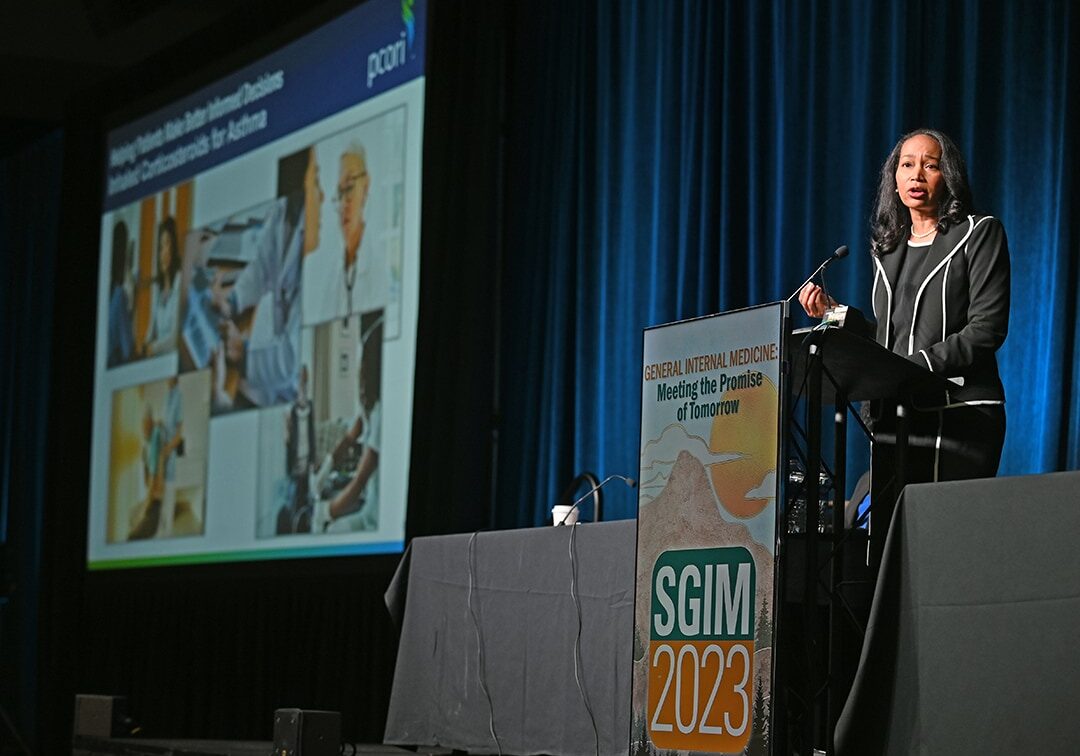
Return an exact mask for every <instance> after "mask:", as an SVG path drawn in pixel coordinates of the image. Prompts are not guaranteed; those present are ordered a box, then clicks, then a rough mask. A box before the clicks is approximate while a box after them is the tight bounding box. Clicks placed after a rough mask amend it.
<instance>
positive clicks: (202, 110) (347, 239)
mask: <svg viewBox="0 0 1080 756" xmlns="http://www.w3.org/2000/svg"><path fill="white" fill-rule="evenodd" d="M424 18H425V2H424V0H408V2H401V0H369V2H367V3H365V4H364V5H362V6H360V7H358V8H356V9H354V10H352V11H350V12H349V13H347V14H345V15H343V16H341V17H339V18H338V19H336V20H335V21H333V22H331V23H329V24H327V25H325V26H323V27H321V28H319V29H317V30H315V31H314V32H312V33H310V34H308V35H306V36H304V37H302V38H301V39H298V40H296V41H295V42H293V43H291V44H289V45H288V46H286V47H284V48H282V49H280V50H278V51H277V52H275V53H273V54H271V55H268V56H266V57H264V58H262V59H261V60H259V61H256V62H255V63H253V64H251V65H249V66H246V67H245V68H243V69H241V70H238V71H235V72H234V73H232V74H231V75H229V76H227V77H225V78H222V79H221V80H219V81H217V82H215V83H214V84H212V85H210V86H207V87H205V88H203V89H201V90H199V91H197V92H193V93H192V94H190V95H188V96H186V97H183V98H182V99H179V100H177V101H176V102H174V103H172V104H170V105H169V106H167V107H164V108H162V109H160V110H158V111H156V112H153V113H150V114H149V115H146V116H144V117H142V118H139V119H138V120H137V121H134V122H132V123H128V124H125V125H123V126H121V127H119V128H116V129H114V130H112V131H110V132H109V133H108V136H107V144H106V156H105V157H106V164H105V166H104V197H105V201H104V208H103V212H102V216H101V245H100V253H101V255H100V266H99V276H98V299H97V308H98V309H97V332H96V351H95V364H94V408H93V413H94V415H93V430H92V433H93V437H92V443H91V460H90V463H91V470H90V491H89V515H88V516H89V528H88V537H87V541H88V542H87V564H88V567H89V568H90V569H115V568H128V567H149V566H164V565H176V564H191V563H207V562H224V561H237V560H255V559H281V558H298V557H309V556H340V555H351V554H371V553H390V552H396V551H401V550H402V548H403V545H404V540H405V507H406V502H407V499H408V480H409V454H410V448H411V439H410V434H411V430H412V406H413V375H414V364H415V357H416V323H417V310H418V306H419V303H418V295H419V264H420V197H421V191H420V182H421V163H422V155H421V148H422V136H423V123H424V120H423V106H424V44H425V29H424V23H423V21H424Z"/></svg>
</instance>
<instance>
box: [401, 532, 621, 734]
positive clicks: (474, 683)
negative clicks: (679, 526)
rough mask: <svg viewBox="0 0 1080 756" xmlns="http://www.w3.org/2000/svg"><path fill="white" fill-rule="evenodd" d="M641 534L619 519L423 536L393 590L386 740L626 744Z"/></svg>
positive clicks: (415, 542)
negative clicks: (394, 636)
mask: <svg viewBox="0 0 1080 756" xmlns="http://www.w3.org/2000/svg"><path fill="white" fill-rule="evenodd" d="M636 532H637V523H636V522H635V521H634V520H624V521H619V522H610V523H596V524H589V525H580V526H577V527H576V528H572V527H558V528H556V527H548V528H534V529H524V530H512V531H496V532H482V533H478V534H461V535H449V536H436V537H427V538H416V539H414V540H413V541H412V542H411V544H410V545H409V548H408V550H407V551H406V554H405V556H404V557H403V559H402V563H401V566H400V567H399V568H398V572H397V574H396V575H395V576H394V580H393V583H392V584H391V586H390V589H389V590H388V591H387V605H388V607H389V608H390V611H391V613H392V614H394V615H395V618H396V619H397V620H398V622H399V626H400V628H401V640H400V644H399V647H398V657H397V667H396V670H395V674H394V687H393V692H392V694H391V698H390V711H389V714H388V717H387V723H386V734H385V742H387V743H392V744H400V745H429V746H443V747H448V748H454V749H460V750H465V751H469V752H472V753H496V752H498V751H500V750H501V751H502V752H503V753H510V754H522V755H524V754H540V753H547V754H566V755H567V756H577V755H579V754H580V755H581V756H586V755H587V754H594V753H596V752H597V750H596V741H597V740H598V741H599V753H601V754H625V753H626V751H627V744H628V742H629V731H630V684H631V679H630V678H631V653H632V642H633V621H634V620H633V610H634V554H635V537H636ZM572 557H573V560H574V561H573V565H572V561H571V558H572ZM572 567H573V569H572ZM575 573H576V586H574V587H573V593H574V595H573V596H572V593H571V591H572V585H571V584H572V579H573V576H574V574H575ZM574 596H576V597H577V598H578V601H577V602H575V599H574ZM578 605H580V621H581V625H580V626H581V633H580V655H579V657H578V658H580V666H578V665H576V664H575V656H576V654H575V647H576V645H577V643H578V627H579V624H578V623H579V619H578V618H579V612H578V608H577V607H578ZM575 667H577V674H575ZM579 683H580V685H579ZM489 702H490V703H489ZM586 704H587V705H586ZM590 709H591V713H592V716H591V717H590V714H589V710H590ZM593 721H595V730H594V727H593ZM493 733H494V735H493ZM496 737H497V738H498V743H496V740H495V738H496Z"/></svg>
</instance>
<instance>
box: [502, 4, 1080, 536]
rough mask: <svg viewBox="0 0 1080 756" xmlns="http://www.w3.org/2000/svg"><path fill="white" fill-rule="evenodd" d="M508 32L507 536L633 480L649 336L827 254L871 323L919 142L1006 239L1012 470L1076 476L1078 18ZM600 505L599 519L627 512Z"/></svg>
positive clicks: (654, 13) (864, 12) (892, 9)
mask: <svg viewBox="0 0 1080 756" xmlns="http://www.w3.org/2000/svg"><path fill="white" fill-rule="evenodd" d="M518 18H519V23H518V24H517V25H516V27H515V29H514V32H515V35H514V37H513V40H512V45H511V49H512V50H513V51H514V56H513V58H512V65H513V66H514V68H513V72H512V77H511V79H510V82H511V86H510V89H509V93H510V115H509V118H508V123H509V128H510V134H509V140H508V143H509V149H508V153H507V154H508V156H509V160H510V170H509V176H511V177H512V178H511V180H510V181H509V182H508V194H507V196H508V221H507V228H508V238H509V239H510V241H509V243H508V245H507V249H508V255H507V275H506V284H505V290H504V301H505V303H506V306H505V310H504V312H505V315H504V321H505V322H506V323H508V324H509V323H513V324H514V325H515V328H514V329H513V330H509V329H508V331H507V333H506V338H505V339H504V340H503V343H504V350H503V353H502V365H503V372H504V373H505V374H511V373H512V374H514V375H515V376H518V379H517V380H516V381H515V382H514V383H513V384H506V385H505V388H504V390H503V392H502V394H501V397H500V398H501V403H502V407H503V408H504V410H503V423H502V429H503V430H502V439H503V447H502V455H501V457H500V473H501V474H500V476H499V484H500V488H499V492H500V505H501V506H502V507H503V508H502V509H501V510H500V513H499V519H498V521H499V522H500V523H501V524H503V525H508V526H509V525H517V524H538V523H540V522H543V521H544V519H545V516H546V510H547V507H548V506H549V505H550V502H552V501H553V500H554V499H555V497H557V496H558V494H559V491H560V490H561V488H562V487H563V486H564V485H565V484H566V482H567V481H569V480H570V479H571V477H572V476H573V475H574V473H575V472H576V471H578V470H581V469H591V470H596V471H597V472H599V473H600V474H601V475H605V474H609V473H614V472H621V473H627V474H634V471H635V469H636V468H637V443H638V429H639V412H640V395H639V393H640V382H641V381H640V374H639V371H640V365H641V362H640V360H641V330H642V328H644V327H645V326H648V325H651V324H655V323H662V322H666V321H671V320H675V319H680V318H687V317H692V316H697V315H704V314H707V313H712V312H716V311H721V310H727V309H731V308H736V307H742V306H745V305H751V304H756V303H760V302H767V301H772V300H776V299H780V298H783V297H786V296H787V295H788V294H789V293H790V292H791V290H792V289H793V288H794V287H796V286H797V285H798V284H799V283H800V282H801V280H802V279H803V278H804V277H805V276H806V275H807V274H808V273H809V272H810V271H811V270H813V268H814V267H815V266H816V264H817V262H818V261H820V260H821V259H824V258H825V257H826V256H827V255H829V254H830V253H831V252H832V251H833V250H834V249H835V248H836V247H838V246H839V245H841V244H847V245H849V246H850V248H851V256H850V257H849V258H848V259H847V260H845V261H843V262H842V263H839V264H837V265H836V266H834V267H833V268H832V269H831V270H830V273H829V275H828V282H829V287H830V290H831V291H832V292H834V293H835V294H837V295H838V296H839V297H840V298H841V300H842V301H847V302H849V303H850V304H854V305H856V306H858V307H860V308H861V309H863V310H864V311H865V312H868V313H869V312H870V308H869V294H870V281H871V262H870V257H869V251H868V249H869V244H868V241H867V239H868V232H869V228H868V220H867V219H868V216H869V212H870V206H871V201H872V197H873V194H874V190H875V187H876V185H877V176H878V171H879V168H880V165H881V163H882V161H883V160H884V158H885V156H886V155H887V154H888V152H889V150H890V149H891V148H892V146H893V144H894V142H895V140H896V139H897V138H898V137H899V135H900V134H902V133H904V132H906V131H909V130H911V129H913V128H916V127H919V126H923V125H931V126H936V127H938V128H940V129H942V130H944V131H945V132H947V133H949V134H951V135H953V137H954V138H955V139H956V140H957V141H958V142H959V144H960V147H961V149H962V150H963V151H964V153H965V155H966V156H967V158H968V162H969V168H970V177H971V180H972V183H973V186H974V191H975V199H976V203H977V206H978V208H979V209H980V210H981V211H983V212H985V213H988V214H992V215H996V216H998V217H1000V218H1001V219H1002V220H1003V222H1004V224H1005V227H1006V229H1007V230H1008V234H1009V242H1010V248H1011V252H1012V261H1013V291H1012V320H1011V331H1010V334H1009V337H1008V340H1007V342H1006V344H1005V346H1004V348H1003V349H1002V351H1001V352H1000V355H999V357H1000V363H1001V367H1002V372H1003V377H1004V381H1005V385H1006V391H1007V393H1008V406H1007V411H1008V424H1009V430H1008V438H1007V442H1006V447H1005V452H1004V459H1003V462H1002V467H1001V472H1002V473H1003V474H1018V473H1032V472H1041V471H1048V470H1060V469H1070V468H1076V467H1078V466H1080V390H1078V389H1080V376H1078V375H1077V372H1076V369H1075V366H1076V365H1077V364H1080V340H1078V338H1080V334H1078V331H1077V324H1078V322H1080V309H1078V305H1077V291H1078V288H1080V287H1078V283H1080V278H1078V276H1080V270H1078V259H1080V255H1078V245H1080V236H1078V234H1077V231H1076V218H1077V217H1080V199H1078V198H1080V192H1078V191H1077V189H1078V188H1080V187H1078V181H1077V176H1078V172H1077V171H1076V166H1077V160H1078V157H1080V156H1078V153H1077V149H1078V146H1080V142H1078V138H1077V134H1078V133H1080V132H1077V129H1076V126H1075V125H1076V123H1077V116H1078V115H1080V112H1078V110H1080V108H1078V106H1080V100H1078V98H1077V97H1076V87H1077V81H1078V80H1080V77H1078V63H1077V59H1078V57H1080V56H1077V54H1076V51H1077V50H1078V49H1080V12H1078V8H1077V7H1076V5H1075V4H1074V3H1070V2H1039V3H1025V2H1018V1H1017V2H985V1H980V0H970V1H969V2H941V1H940V0H935V1H930V0H922V1H919V2H913V1H912V0H890V1H889V2H873V3H864V2H857V1H855V0H846V1H844V0H837V1H831V2H830V1H828V0H819V1H817V2H805V1H804V0H793V1H792V2H769V3H765V2H762V3H747V2H740V1H739V0H730V1H728V2H698V3H674V2H672V3H634V2H589V3H577V2H549V3H533V4H531V5H530V6H529V7H528V8H527V9H526V8H521V7H519V8H518ZM853 451H855V450H854V449H853ZM865 456H866V455H865V451H864V452H863V453H862V458H863V459H865ZM856 477H858V474H857V473H856V474H854V475H852V476H851V480H852V481H854V480H855V478H856ZM610 490H611V491H612V493H611V494H609V501H608V502H607V504H606V507H607V512H608V513H609V516H612V517H627V516H632V515H633V513H634V506H635V503H634V499H633V497H632V496H631V495H628V494H625V493H623V492H622V491H616V490H615V489H610Z"/></svg>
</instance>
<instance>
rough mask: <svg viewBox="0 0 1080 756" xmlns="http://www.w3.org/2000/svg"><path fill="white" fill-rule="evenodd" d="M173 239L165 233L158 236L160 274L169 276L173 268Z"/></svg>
mask: <svg viewBox="0 0 1080 756" xmlns="http://www.w3.org/2000/svg"><path fill="white" fill-rule="evenodd" d="M173 254H174V252H173V248H172V237H171V236H169V234H168V233H167V232H165V231H162V232H161V233H160V234H158V268H159V270H158V272H159V273H161V274H162V275H168V274H169V270H170V269H171V268H172V258H173Z"/></svg>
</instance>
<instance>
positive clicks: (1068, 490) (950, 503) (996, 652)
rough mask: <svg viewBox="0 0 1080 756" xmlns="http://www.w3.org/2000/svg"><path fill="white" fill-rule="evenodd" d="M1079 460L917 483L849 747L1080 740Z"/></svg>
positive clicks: (1012, 748)
mask: <svg viewBox="0 0 1080 756" xmlns="http://www.w3.org/2000/svg"><path fill="white" fill-rule="evenodd" d="M1078 539H1080V473H1078V472H1070V473H1054V474H1050V475H1038V476H1025V477H1016V478H997V479H988V480H974V481H963V482H955V483H937V484H926V485H918V486H908V487H907V488H906V489H905V491H904V494H903V497H902V499H901V501H900V503H899V505H898V507H897V509H896V512H895V513H894V517H893V522H892V524H891V527H890V529H889V534H888V538H887V541H886V546H885V555H884V557H883V562H882V570H881V572H880V574H879V576H878V584H877V588H876V591H875V594H874V603H873V607H872V609H871V615H870V624H869V626H868V629H867V635H866V640H865V643H864V645H863V652H862V659H861V661H860V665H859V672H858V675H857V677H856V681H855V685H854V687H853V688H852V693H851V695H850V697H849V698H848V702H847V706H846V707H845V709H844V712H843V714H842V715H841V718H840V722H839V725H838V726H837V730H836V743H837V752H838V753H841V754H859V755H860V756H861V755H862V754H878V753H890V754H891V753H895V754H911V753H920V754H990V753H995V754H997V753H1001V754H1005V753H1009V754H1012V753H1031V754H1036V753H1037V754H1058V753H1062V754H1064V753H1076V752H1077V749H1078V748H1080V745H1078V744H1080V717H1077V713H1076V706H1077V704H1078V702H1080V645H1078V640H1080V547H1078V543H1077V541H1078Z"/></svg>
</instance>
